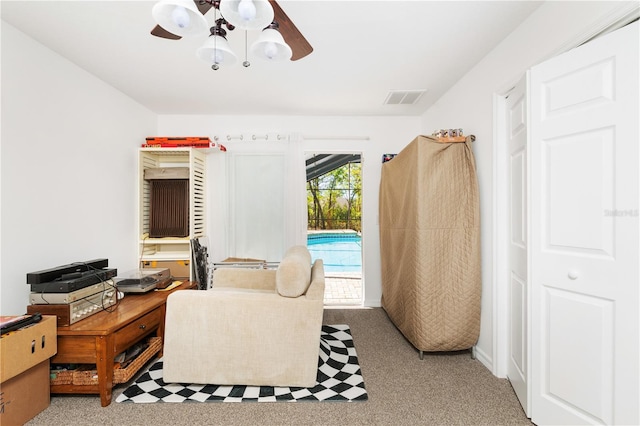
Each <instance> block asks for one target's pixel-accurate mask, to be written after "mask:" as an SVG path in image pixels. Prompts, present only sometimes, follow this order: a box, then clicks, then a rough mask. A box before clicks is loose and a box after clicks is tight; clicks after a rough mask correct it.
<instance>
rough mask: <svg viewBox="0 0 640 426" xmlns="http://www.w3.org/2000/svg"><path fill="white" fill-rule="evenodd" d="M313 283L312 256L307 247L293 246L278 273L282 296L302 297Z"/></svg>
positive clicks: (278, 283) (283, 259)
mask: <svg viewBox="0 0 640 426" xmlns="http://www.w3.org/2000/svg"><path fill="white" fill-rule="evenodd" d="M310 282H311V254H310V253H309V250H307V248H306V247H305V246H293V247H291V248H290V249H289V250H287V252H286V253H285V255H284V257H283V258H282V261H281V262H280V265H279V266H278V270H277V271H276V289H277V291H278V294H279V295H280V296H284V297H299V296H302V295H303V294H304V293H305V292H306V291H307V288H308V287H309V283H310Z"/></svg>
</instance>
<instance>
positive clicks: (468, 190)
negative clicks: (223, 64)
mask: <svg viewBox="0 0 640 426" xmlns="http://www.w3.org/2000/svg"><path fill="white" fill-rule="evenodd" d="M474 139H475V138H474V137H473V136H467V137H464V136H458V137H435V136H418V137H416V138H415V139H414V140H413V141H412V142H411V143H410V144H409V145H407V146H406V147H405V148H404V149H403V150H402V151H401V152H400V153H399V154H398V155H396V156H395V157H394V158H393V159H392V160H390V161H387V162H385V163H383V165H382V176H381V182H380V207H379V208H380V245H381V247H380V254H381V265H382V307H383V308H384V310H385V311H386V312H387V314H388V316H389V318H390V319H391V321H392V322H393V323H394V324H395V325H396V327H397V328H398V329H399V330H400V331H401V332H402V333H403V334H404V336H405V337H406V338H407V339H408V340H409V342H411V344H413V345H414V346H415V347H416V348H417V349H418V350H419V351H420V357H421V358H422V356H423V352H425V351H426V352H436V351H455V350H463V349H469V348H471V347H473V346H474V345H475V344H476V342H477V340H478V336H479V333H480V294H481V277H480V209H479V197H478V183H477V177H476V167H475V159H474V156H473V152H472V149H471V143H472V141H473V140H474Z"/></svg>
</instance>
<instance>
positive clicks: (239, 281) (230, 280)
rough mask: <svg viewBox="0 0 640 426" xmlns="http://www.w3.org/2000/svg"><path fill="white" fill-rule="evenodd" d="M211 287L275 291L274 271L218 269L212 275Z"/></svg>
mask: <svg viewBox="0 0 640 426" xmlns="http://www.w3.org/2000/svg"><path fill="white" fill-rule="evenodd" d="M212 287H213V288H217V287H231V288H246V289H257V290H275V288H276V271H275V270H273V269H243V268H220V269H216V270H215V271H214V273H213V280H212Z"/></svg>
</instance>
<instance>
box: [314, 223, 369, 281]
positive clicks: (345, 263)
mask: <svg viewBox="0 0 640 426" xmlns="http://www.w3.org/2000/svg"><path fill="white" fill-rule="evenodd" d="M307 248H308V249H309V253H311V260H312V261H315V260H316V259H322V262H323V264H324V270H325V272H360V273H361V272H362V242H361V237H360V235H358V234H355V233H346V234H345V233H324V232H322V233H313V234H309V235H307Z"/></svg>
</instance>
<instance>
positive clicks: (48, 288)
mask: <svg viewBox="0 0 640 426" xmlns="http://www.w3.org/2000/svg"><path fill="white" fill-rule="evenodd" d="M73 274H74V275H73V277H74V278H69V276H70V275H68V274H62V275H60V276H59V277H58V278H57V279H54V280H53V281H49V282H43V283H38V284H31V291H32V292H36V293H69V292H71V291H76V290H80V289H82V288H85V287H88V286H90V285H94V284H98V283H100V282H102V281H107V280H109V279H111V278H113V277H115V276H116V275H117V274H118V270H117V269H115V268H105V269H90V270H88V271H84V272H80V273H73ZM77 274H79V275H77ZM63 278H68V279H63Z"/></svg>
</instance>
